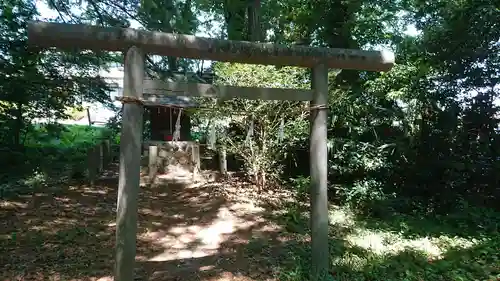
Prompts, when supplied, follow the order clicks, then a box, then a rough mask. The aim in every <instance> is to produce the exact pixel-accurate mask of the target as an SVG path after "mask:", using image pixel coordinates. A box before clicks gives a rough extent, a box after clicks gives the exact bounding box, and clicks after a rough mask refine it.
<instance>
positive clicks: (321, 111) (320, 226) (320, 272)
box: [309, 65, 329, 280]
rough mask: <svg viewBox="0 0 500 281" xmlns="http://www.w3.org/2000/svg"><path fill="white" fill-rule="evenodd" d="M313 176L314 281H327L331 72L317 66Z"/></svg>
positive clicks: (311, 142) (311, 160) (312, 147)
mask: <svg viewBox="0 0 500 281" xmlns="http://www.w3.org/2000/svg"><path fill="white" fill-rule="evenodd" d="M311 78H312V79H311V82H312V83H311V88H312V89H313V90H314V98H313V99H312V101H311V107H318V109H315V110H313V111H311V135H310V144H309V145H310V163H311V164H310V165H311V167H310V174H311V188H310V192H311V196H310V198H311V199H310V200H311V250H312V263H311V264H312V268H311V270H312V272H311V273H312V279H311V280H324V279H323V278H324V277H325V276H326V274H328V267H329V252H328V192H327V188H328V150H327V128H328V110H327V106H328V69H327V68H326V66H325V65H318V66H317V67H315V68H313V69H312V77H311Z"/></svg>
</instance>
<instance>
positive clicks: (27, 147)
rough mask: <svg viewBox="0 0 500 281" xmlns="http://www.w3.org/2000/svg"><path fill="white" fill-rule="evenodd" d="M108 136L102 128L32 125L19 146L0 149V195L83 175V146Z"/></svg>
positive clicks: (84, 150) (108, 133)
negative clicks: (33, 126)
mask: <svg viewBox="0 0 500 281" xmlns="http://www.w3.org/2000/svg"><path fill="white" fill-rule="evenodd" d="M109 135H110V132H109V130H108V129H106V128H102V127H89V126H79V125H46V126H40V125H38V126H36V127H35V128H34V129H33V130H31V131H30V132H29V133H28V134H27V135H26V138H25V141H24V145H23V147H22V148H18V147H17V148H12V149H9V148H6V149H4V150H0V164H1V165H2V167H5V168H4V169H2V172H1V173H0V180H1V182H2V184H0V197H1V196H4V195H5V193H9V192H17V191H19V190H23V189H24V190H29V189H31V188H33V187H39V186H41V185H46V186H50V185H52V184H53V182H52V181H53V180H56V181H60V180H64V179H66V178H68V177H72V176H74V175H81V174H83V171H84V166H85V163H86V157H87V149H88V148H89V147H91V146H93V145H95V144H96V143H97V142H99V141H100V140H101V139H103V138H108V137H109Z"/></svg>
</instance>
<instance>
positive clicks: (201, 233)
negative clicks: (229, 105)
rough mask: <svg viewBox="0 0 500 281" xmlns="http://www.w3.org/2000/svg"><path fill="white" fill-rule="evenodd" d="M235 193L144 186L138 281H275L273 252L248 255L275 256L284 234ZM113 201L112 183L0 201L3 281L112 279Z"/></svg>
mask: <svg viewBox="0 0 500 281" xmlns="http://www.w3.org/2000/svg"><path fill="white" fill-rule="evenodd" d="M232 188H233V189H234V187H232V186H228V185H227V184H226V185H222V184H216V183H212V184H198V185H185V184H168V185H157V186H153V187H142V188H141V192H140V198H139V211H138V223H139V228H138V236H137V238H138V239H137V258H136V261H137V268H136V270H135V274H136V276H135V278H136V280H190V281H191V280H193V281H196V280H207V281H209V280H212V281H215V280H219V281H222V280H234V281H263V280H275V279H273V273H272V268H271V266H270V265H269V264H268V262H269V260H270V259H272V258H271V257H269V256H266V255H267V254H268V253H269V251H270V250H266V251H262V252H261V254H260V255H259V253H255V252H253V253H251V254H250V253H248V252H247V251H246V250H245V248H246V246H247V245H248V243H249V241H251V240H252V241H254V240H256V241H259V242H258V243H260V244H261V245H263V246H265V247H267V248H268V249H273V248H276V249H279V248H280V243H281V240H280V239H278V238H279V236H280V232H281V229H280V228H279V227H278V226H277V225H276V224H273V223H271V222H269V221H267V220H266V219H264V217H265V216H264V215H265V214H266V212H267V211H266V210H265V209H264V208H262V207H258V206H257V205H258V204H255V202H253V201H252V200H248V198H246V197H245V196H229V195H228V194H229V193H231V192H229V193H228V192H226V191H227V190H231V189H232ZM239 188H240V187H239ZM244 188H245V187H244V186H242V187H241V189H239V190H237V191H236V192H237V193H240V194H242V193H244V192H245V191H244V190H243V189H244ZM234 191H235V190H233V194H234ZM116 196H117V180H116V178H106V179H104V180H101V181H99V182H98V183H97V184H96V185H95V186H94V187H90V186H86V185H70V186H61V187H59V188H57V189H55V188H53V189H52V190H51V191H50V192H37V193H33V194H31V195H24V196H18V197H16V198H9V199H6V200H1V201H0V209H1V212H0V249H1V252H2V254H1V255H0V268H1V270H0V280H75V281H77V280H94V281H95V280H100V281H106V280H112V277H111V276H112V275H113V263H114V261H113V260H114V239H115V223H114V221H115V211H116V209H115V208H116ZM262 241H264V242H262ZM273 241H274V242H273ZM273 243H274V244H273Z"/></svg>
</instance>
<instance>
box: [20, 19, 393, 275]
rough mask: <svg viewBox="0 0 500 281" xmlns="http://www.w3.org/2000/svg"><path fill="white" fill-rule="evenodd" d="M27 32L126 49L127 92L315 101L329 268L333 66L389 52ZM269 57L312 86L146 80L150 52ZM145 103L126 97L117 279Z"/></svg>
mask: <svg viewBox="0 0 500 281" xmlns="http://www.w3.org/2000/svg"><path fill="white" fill-rule="evenodd" d="M28 40H29V42H30V43H31V44H33V45H36V46H38V47H42V48H47V47H58V48H62V49H75V48H78V49H87V50H94V51H122V52H124V53H125V66H124V80H123V97H124V98H129V99H130V100H143V99H145V98H146V99H148V97H147V96H148V95H157V94H162V93H165V90H169V91H173V93H174V94H177V95H191V96H212V97H224V98H233V97H240V98H247V99H267V100H308V101H311V108H312V112H311V115H312V118H311V135H310V160H311V162H310V163H311V164H310V165H311V167H310V173H311V188H310V193H311V218H317V219H312V220H311V229H312V234H311V240H312V253H313V257H312V266H313V268H312V278H313V279H312V280H320V278H322V277H321V276H324V274H327V270H328V266H329V259H328V256H329V252H328V202H327V173H328V172H327V164H328V163H327V117H328V112H327V109H328V69H329V68H337V69H355V70H368V71H387V70H390V69H391V68H392V66H393V65H394V55H393V54H392V53H390V52H379V51H361V50H349V49H332V48H312V47H306V46H283V45H273V44H267V43H254V42H243V41H228V40H218V39H210V38H202V37H195V36H190V35H180V34H170V33H162V32H151V31H144V30H136V29H131V28H117V27H116V28H115V27H98V26H89V25H73V24H61V23H47V22H30V23H29V25H28ZM146 53H149V54H156V55H164V56H174V57H185V58H192V59H207V60H216V61H226V62H239V63H251V64H264V65H280V66H300V67H308V68H312V81H311V84H312V85H311V86H312V87H311V88H312V89H311V90H294V89H270V88H266V89H263V88H246V87H229V86H219V87H217V86H213V85H208V84H196V83H193V84H191V83H186V82H183V83H172V82H164V81H158V80H145V79H144V73H145V67H144V60H145V54H146ZM142 118H143V108H142V106H141V105H140V104H138V103H133V102H132V103H124V106H123V121H122V132H121V143H120V176H119V184H118V202H117V215H116V216H117V217H116V261H115V262H116V267H115V281H132V280H133V272H134V263H135V255H136V232H137V197H138V191H139V171H140V154H141V132H142V124H143V123H142Z"/></svg>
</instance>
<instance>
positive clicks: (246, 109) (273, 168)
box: [196, 63, 308, 183]
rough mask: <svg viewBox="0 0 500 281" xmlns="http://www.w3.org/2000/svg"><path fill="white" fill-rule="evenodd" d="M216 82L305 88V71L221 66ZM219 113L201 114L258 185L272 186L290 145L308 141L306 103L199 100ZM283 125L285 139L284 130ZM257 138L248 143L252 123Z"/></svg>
mask: <svg viewBox="0 0 500 281" xmlns="http://www.w3.org/2000/svg"><path fill="white" fill-rule="evenodd" d="M214 71H215V74H216V76H217V80H216V83H220V84H224V85H234V86H246V87H252V86H253V87H284V88H304V87H306V86H307V84H305V83H303V82H302V81H301V79H304V77H305V76H306V72H305V71H304V70H303V69H298V68H293V67H283V68H277V67H274V66H257V65H243V64H229V63H218V64H215V66H214ZM200 102H201V103H202V104H203V105H204V106H205V107H215V106H216V108H217V110H216V111H201V112H197V113H196V116H197V118H198V119H199V120H204V121H205V123H207V124H208V123H209V122H212V123H215V124H217V125H216V126H217V127H218V128H217V130H218V134H217V139H218V141H219V142H220V143H221V144H225V145H227V146H228V150H229V152H231V153H233V154H236V155H237V156H239V157H241V158H242V159H243V160H244V163H245V170H246V172H247V173H248V174H249V175H252V176H253V177H255V178H256V179H255V180H256V181H260V180H264V181H267V182H268V183H269V182H273V181H276V180H278V179H279V176H280V175H281V173H282V161H283V159H284V158H285V157H286V156H287V155H286V153H287V152H288V151H289V149H290V148H291V147H294V146H296V145H298V144H300V143H304V141H305V140H307V128H308V121H307V119H306V117H307V111H306V110H304V109H303V107H304V103H302V102H291V101H262V100H243V99H233V100H214V99H204V100H201V101H200ZM281 122H283V125H284V126H283V139H282V140H280V127H281ZM251 123H253V128H254V129H253V136H252V137H250V138H249V139H248V141H247V138H246V136H247V133H248V130H249V128H250V124H251ZM258 177H262V178H261V179H259V178H258Z"/></svg>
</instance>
